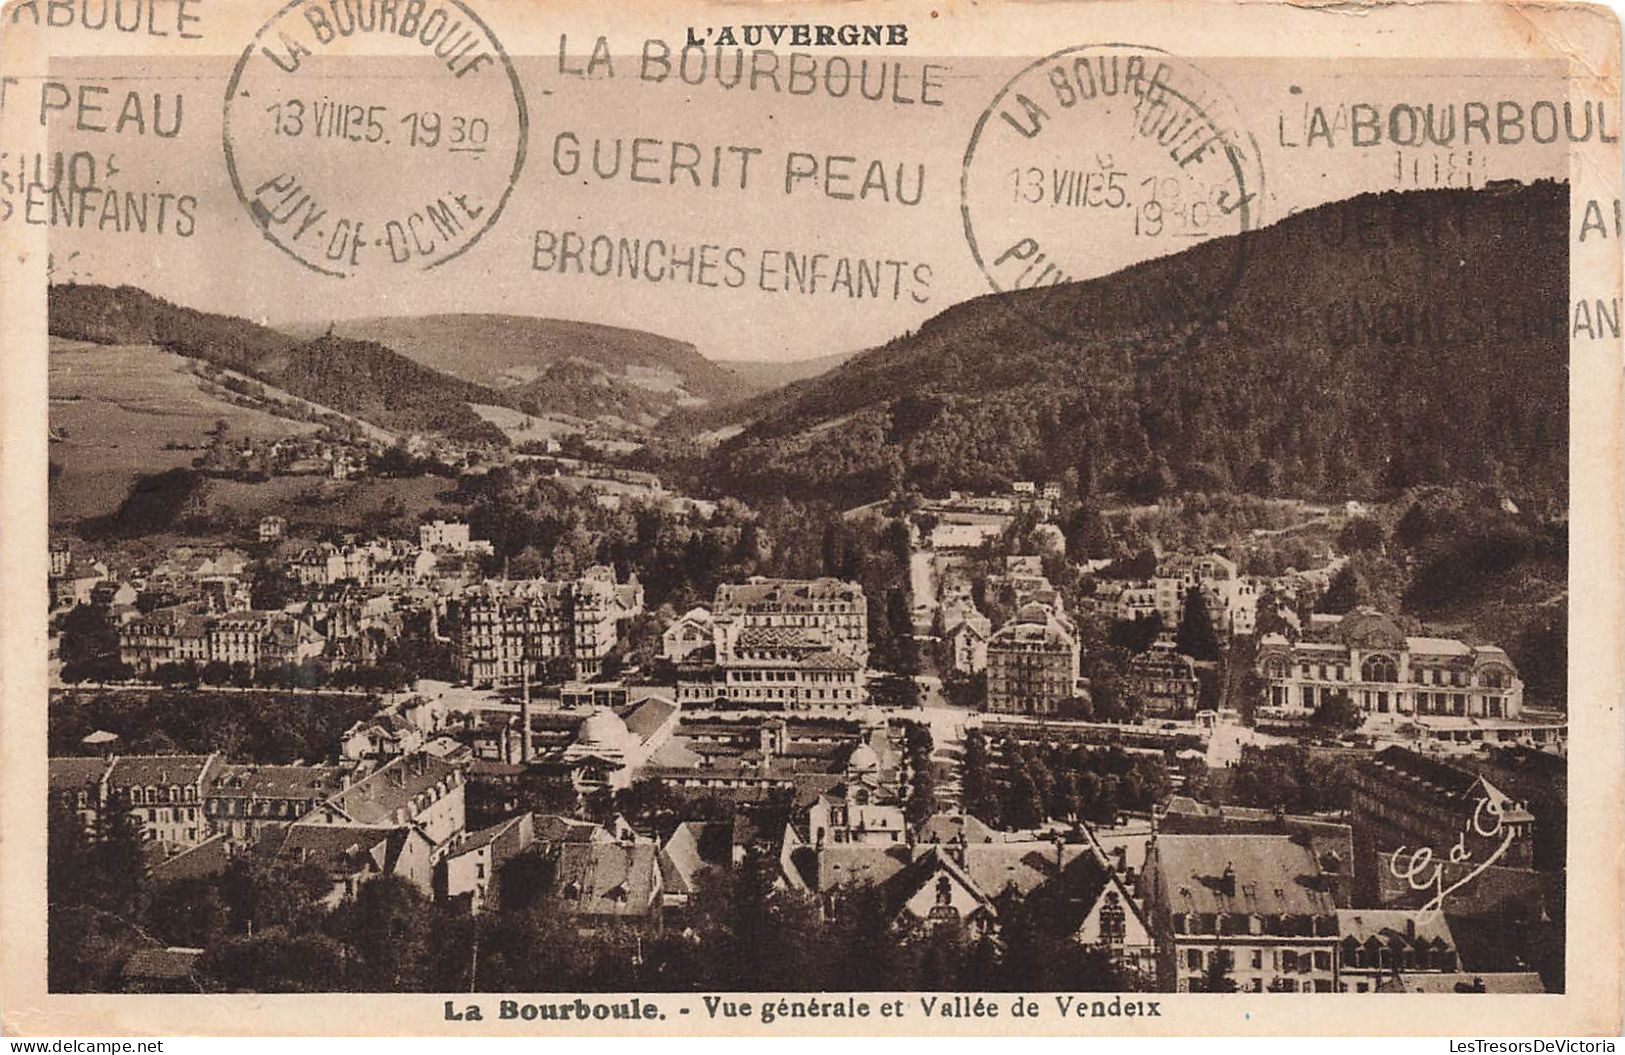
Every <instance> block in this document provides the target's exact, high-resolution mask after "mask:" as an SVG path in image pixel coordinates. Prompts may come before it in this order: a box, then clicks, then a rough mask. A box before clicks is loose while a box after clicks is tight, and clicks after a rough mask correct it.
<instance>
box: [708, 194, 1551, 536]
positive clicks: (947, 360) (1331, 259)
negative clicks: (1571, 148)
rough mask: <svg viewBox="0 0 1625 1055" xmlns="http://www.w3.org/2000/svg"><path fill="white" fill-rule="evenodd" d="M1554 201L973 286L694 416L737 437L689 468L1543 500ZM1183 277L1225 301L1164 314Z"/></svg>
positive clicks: (806, 480)
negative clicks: (797, 373)
mask: <svg viewBox="0 0 1625 1055" xmlns="http://www.w3.org/2000/svg"><path fill="white" fill-rule="evenodd" d="M1567 210H1568V191H1567V188H1566V186H1564V185H1560V184H1556V183H1551V182H1543V183H1538V184H1534V185H1530V186H1521V185H1512V186H1496V187H1492V188H1490V189H1487V190H1435V191H1418V192H1409V193H1387V194H1368V195H1362V196H1360V197H1358V198H1354V199H1350V200H1347V201H1341V202H1335V203H1331V204H1328V205H1324V206H1321V207H1318V208H1315V209H1311V210H1308V211H1306V212H1303V213H1299V214H1296V215H1294V216H1291V217H1289V218H1287V219H1285V220H1282V221H1280V222H1279V223H1276V224H1274V225H1273V226H1270V227H1266V228H1263V229H1261V230H1257V231H1252V232H1248V233H1246V234H1243V235H1240V236H1234V237H1232V238H1226V239H1215V240H1212V241H1209V242H1204V243H1201V244H1198V245H1196V246H1193V247H1191V248H1189V249H1186V250H1184V251H1182V252H1180V253H1177V254H1174V255H1171V256H1168V257H1163V258H1160V259H1156V260H1152V261H1148V262H1146V263H1143V264H1139V265H1136V266H1134V267H1132V268H1129V269H1126V270H1124V271H1121V272H1118V273H1116V274H1112V275H1108V276H1104V277H1101V278H1098V279H1093V280H1090V281H1088V282H1081V283H1072V284H1068V285H1064V286H1056V287H1050V288H1047V289H1043V290H1034V291H1027V292H1019V293H1010V294H991V295H988V296H983V297H979V298H976V299H974V300H971V301H967V302H965V303H962V304H958V305H956V306H954V307H952V308H949V309H947V310H946V311H943V312H942V313H941V314H939V315H937V316H935V317H934V318H932V319H930V320H929V321H927V322H926V323H925V324H924V325H922V326H921V327H920V329H919V330H918V331H917V332H914V333H910V334H906V335H904V336H902V337H899V338H897V339H895V340H892V341H890V342H888V343H887V344H885V345H883V346H881V347H879V348H874V349H871V350H869V351H866V352H864V353H862V354H860V355H858V356H855V357H854V358H852V359H850V360H849V361H847V362H845V363H843V364H841V365H840V366H838V367H837V368H836V369H834V370H832V371H830V372H828V373H825V374H823V375H821V376H818V377H816V378H813V379H811V380H806V381H801V382H797V383H795V384H791V385H790V386H788V387H786V388H783V389H781V390H778V391H775V392H770V393H767V394H765V395H762V396H759V397H756V398H754V399H751V400H748V401H746V402H744V403H741V404H739V405H738V406H736V407H733V408H731V409H730V410H729V411H728V412H727V413H726V414H723V415H708V417H709V418H711V420H710V421H708V423H707V425H708V427H710V428H719V427H720V426H721V425H722V424H723V422H721V421H718V420H717V419H718V418H723V417H725V418H727V419H729V422H730V423H731V424H732V425H733V426H734V428H735V429H736V430H737V434H734V435H731V436H730V438H729V439H727V440H725V441H724V442H722V443H720V444H718V445H717V446H716V447H715V448H714V449H713V450H712V451H711V452H710V453H709V454H708V455H707V456H706V459H705V461H704V463H703V465H702V466H701V467H700V472H699V473H698V474H697V475H698V478H699V479H700V480H703V481H704V482H705V483H706V484H707V485H708V486H713V487H715V488H717V489H718V490H720V491H723V492H732V493H738V494H742V495H747V496H749V495H757V496H767V495H773V494H791V495H802V496H812V495H818V496H822V497H826V498H835V499H839V500H841V501H844V502H847V503H850V504H858V503H860V502H862V501H865V500H869V499H872V498H875V497H877V496H879V495H882V494H884V493H886V492H887V491H888V490H889V489H891V488H892V487H895V486H897V485H898V484H899V483H908V484H912V485H916V486H918V487H920V488H921V489H922V490H925V491H927V492H940V491H942V490H945V489H947V488H950V487H988V486H997V485H1000V484H1002V483H1004V482H1007V481H1010V480H1015V479H1034V478H1036V479H1049V480H1053V479H1061V478H1063V477H1065V476H1067V474H1069V473H1073V474H1078V475H1080V476H1081V477H1082V478H1083V479H1085V480H1086V481H1088V483H1089V485H1090V486H1092V487H1094V488H1095V489H1098V490H1101V491H1107V490H1110V491H1117V492H1121V493H1123V494H1126V495H1129V496H1132V497H1135V498H1139V499H1145V500H1149V499H1152V498H1155V497H1157V496H1158V495H1161V494H1165V493H1169V492H1176V491H1181V490H1186V491H1223V490H1237V491H1251V492H1254V493H1259V494H1296V495H1328V496H1360V495H1368V494H1375V493H1380V492H1382V491H1385V490H1390V489H1394V488H1401V487H1406V486H1412V485H1415V484H1418V483H1453V482H1458V481H1473V482H1484V481H1494V482H1495V483H1496V484H1497V485H1499V486H1501V487H1503V488H1504V489H1506V490H1508V491H1509V493H1515V494H1519V495H1522V496H1535V497H1536V498H1538V499H1545V500H1548V502H1557V503H1561V502H1562V501H1564V500H1565V498H1566V493H1567V492H1566V486H1567V448H1568V359H1567V352H1568V344H1567V336H1566V329H1567V326H1566V324H1567V311H1568V256H1567V252H1568V249H1567V246H1568V240H1567V235H1566V232H1567V227H1568V211H1567ZM1236 238H1239V239H1240V242H1239V244H1238V243H1237V242H1236V240H1235V239H1236ZM1238 250H1239V251H1240V253H1241V257H1240V259H1242V260H1243V261H1244V266H1243V268H1242V270H1241V271H1240V272H1239V277H1238V276H1237V275H1236V274H1235V269H1234V268H1232V267H1231V266H1230V262H1232V261H1234V260H1236V259H1237V253H1238ZM1221 281H1222V282H1224V285H1222V286H1217V287H1216V286H1215V285H1214V284H1215V283H1218V282H1221ZM1231 283H1233V284H1234V288H1233V289H1232V288H1230V285H1231ZM1182 285H1183V286H1186V287H1195V288H1197V289H1210V288H1219V289H1221V290H1222V291H1225V296H1224V298H1223V303H1222V306H1221V310H1220V311H1219V312H1218V314H1217V316H1216V317H1214V316H1213V315H1211V314H1209V315H1207V316H1206V317H1202V316H1201V315H1198V317H1195V318H1176V317H1173V315H1172V314H1171V313H1170V312H1167V311H1164V310H1161V309H1160V305H1163V304H1166V299H1165V298H1164V299H1159V298H1163V294H1162V293H1160V292H1159V291H1166V290H1168V289H1170V288H1177V287H1179V286H1182Z"/></svg>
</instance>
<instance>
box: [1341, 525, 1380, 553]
mask: <svg viewBox="0 0 1625 1055" xmlns="http://www.w3.org/2000/svg"><path fill="white" fill-rule="evenodd" d="M1385 541H1386V539H1385V537H1384V535H1383V530H1382V525H1380V524H1378V523H1377V522H1376V521H1375V520H1372V519H1371V518H1370V517H1350V518H1349V520H1348V523H1346V524H1344V525H1343V530H1342V531H1341V532H1339V533H1338V536H1337V548H1338V549H1341V550H1342V551H1343V552H1344V553H1364V552H1368V551H1371V552H1376V551H1380V550H1381V549H1382V546H1383V543H1384V542H1385Z"/></svg>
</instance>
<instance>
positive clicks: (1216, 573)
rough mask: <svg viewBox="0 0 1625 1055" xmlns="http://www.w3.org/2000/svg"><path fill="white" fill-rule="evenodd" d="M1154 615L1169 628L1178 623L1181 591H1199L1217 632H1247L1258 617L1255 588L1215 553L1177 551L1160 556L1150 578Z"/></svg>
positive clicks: (1232, 565)
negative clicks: (1155, 569) (1177, 552)
mask: <svg viewBox="0 0 1625 1055" xmlns="http://www.w3.org/2000/svg"><path fill="white" fill-rule="evenodd" d="M1151 587H1152V591H1153V596H1154V598H1155V602H1154V603H1155V605H1156V610H1157V614H1158V615H1159V616H1161V617H1162V625H1163V626H1164V627H1167V628H1169V629H1172V628H1173V627H1176V626H1178V625H1179V619H1180V616H1181V615H1182V614H1183V612H1184V607H1185V594H1186V593H1187V592H1188V591H1190V590H1198V591H1200V592H1201V595H1202V600H1203V601H1204V602H1206V604H1207V610H1208V618H1209V619H1210V620H1211V621H1212V623H1213V629H1215V630H1217V631H1218V632H1219V633H1221V634H1251V633H1252V632H1253V629H1254V627H1255V626H1256V624H1257V618H1258V588H1257V587H1256V586H1255V585H1254V584H1253V583H1251V582H1248V581H1247V580H1246V579H1244V578H1242V577H1241V576H1240V575H1239V574H1237V571H1236V562H1235V561H1233V560H1231V559H1230V558H1228V557H1225V556H1223V555H1221V554H1218V553H1208V554H1203V555H1200V556H1191V555H1186V554H1177V555H1173V556H1169V557H1165V558H1163V560H1162V561H1161V563H1159V564H1158V565H1157V574H1156V577H1155V578H1153V579H1152V580H1151Z"/></svg>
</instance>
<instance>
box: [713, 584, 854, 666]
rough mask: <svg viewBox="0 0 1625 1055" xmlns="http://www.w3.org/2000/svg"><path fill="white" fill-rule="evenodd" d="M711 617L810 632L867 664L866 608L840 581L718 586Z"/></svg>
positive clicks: (744, 625) (851, 588) (752, 626)
mask: <svg viewBox="0 0 1625 1055" xmlns="http://www.w3.org/2000/svg"><path fill="white" fill-rule="evenodd" d="M711 611H712V614H713V616H714V617H715V618H716V619H718V620H719V621H720V620H724V619H732V620H734V621H735V622H737V623H738V624H739V626H740V627H741V628H746V629H758V628H765V629H771V628H793V629H797V630H807V631H812V632H813V633H814V634H816V635H818V636H820V637H822V639H823V641H824V643H825V645H826V646H827V647H829V648H833V649H837V650H839V651H841V652H844V653H846V654H847V655H848V656H851V657H852V658H853V659H855V660H857V662H858V665H859V666H860V667H863V666H866V665H867V664H868V662H869V604H868V600H867V599H866V598H865V597H864V595H863V587H862V586H860V585H859V584H857V583H852V582H842V581H841V580H839V579H811V580H797V579H765V578H762V577H760V576H756V577H752V578H751V579H750V581H749V582H745V583H723V584H722V585H720V586H718V587H717V595H716V603H715V604H713V605H712V606H711Z"/></svg>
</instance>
